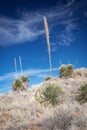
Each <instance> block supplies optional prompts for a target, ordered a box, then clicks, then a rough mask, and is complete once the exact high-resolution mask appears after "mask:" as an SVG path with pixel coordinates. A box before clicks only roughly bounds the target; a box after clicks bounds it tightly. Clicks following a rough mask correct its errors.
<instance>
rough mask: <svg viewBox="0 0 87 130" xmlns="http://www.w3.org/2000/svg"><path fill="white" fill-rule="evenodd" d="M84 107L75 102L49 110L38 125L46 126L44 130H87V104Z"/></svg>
mask: <svg viewBox="0 0 87 130" xmlns="http://www.w3.org/2000/svg"><path fill="white" fill-rule="evenodd" d="M84 105H85V106H84ZM84 105H80V104H78V102H74V104H72V103H70V104H68V105H67V104H61V105H59V106H56V107H55V108H53V109H48V110H47V111H45V113H44V114H43V115H42V117H41V118H40V119H39V120H38V121H37V124H39V125H40V126H44V128H43V130H45V129H46V130H87V104H84Z"/></svg>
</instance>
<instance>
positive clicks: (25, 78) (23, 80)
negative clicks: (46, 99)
mask: <svg viewBox="0 0 87 130" xmlns="http://www.w3.org/2000/svg"><path fill="white" fill-rule="evenodd" d="M21 80H22V82H27V81H29V80H28V77H27V76H25V75H23V76H22V77H21Z"/></svg>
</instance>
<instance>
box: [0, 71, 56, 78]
mask: <svg viewBox="0 0 87 130" xmlns="http://www.w3.org/2000/svg"><path fill="white" fill-rule="evenodd" d="M57 70H58V68H53V69H52V71H57ZM23 73H24V74H25V75H28V76H36V77H42V75H44V76H45V75H46V73H49V69H30V70H25V71H23ZM20 76H21V72H18V73H17V77H20ZM13 79H15V72H11V73H7V74H6V75H3V76H0V81H6V80H13Z"/></svg>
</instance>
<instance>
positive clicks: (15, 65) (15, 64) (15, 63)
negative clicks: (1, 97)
mask: <svg viewBox="0 0 87 130" xmlns="http://www.w3.org/2000/svg"><path fill="white" fill-rule="evenodd" d="M14 67H15V79H17V62H16V58H14Z"/></svg>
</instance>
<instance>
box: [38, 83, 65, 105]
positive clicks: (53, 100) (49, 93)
mask: <svg viewBox="0 0 87 130" xmlns="http://www.w3.org/2000/svg"><path fill="white" fill-rule="evenodd" d="M63 95H64V91H63V90H62V89H61V87H60V86H58V85H57V84H50V83H46V84H44V85H43V86H42V88H40V89H39V90H38V91H37V92H36V99H37V100H38V101H39V102H40V103H43V104H44V105H53V106H55V105H57V104H60V103H62V101H63V100H62V98H61V97H62V96H63Z"/></svg>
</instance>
